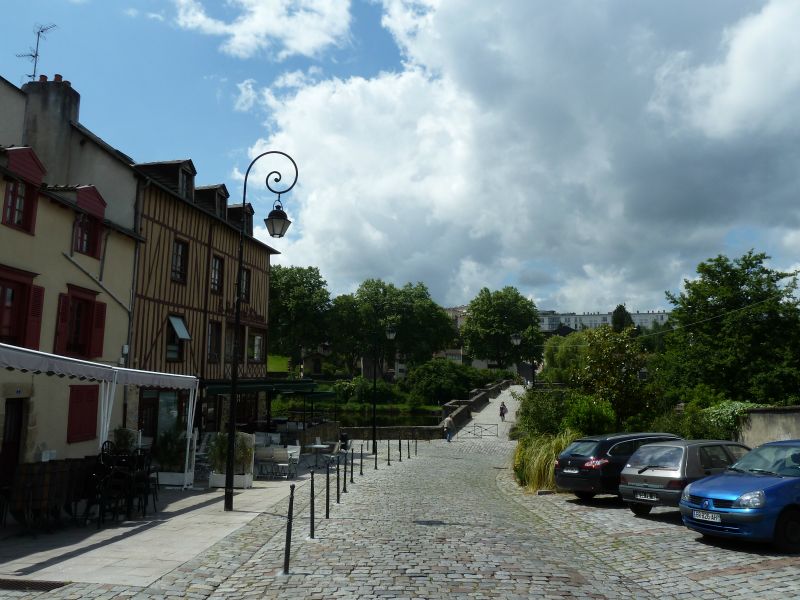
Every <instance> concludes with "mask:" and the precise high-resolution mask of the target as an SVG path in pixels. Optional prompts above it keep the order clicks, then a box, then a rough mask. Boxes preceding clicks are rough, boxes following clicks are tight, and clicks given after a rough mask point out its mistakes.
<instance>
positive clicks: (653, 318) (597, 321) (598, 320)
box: [539, 310, 670, 333]
mask: <svg viewBox="0 0 800 600" xmlns="http://www.w3.org/2000/svg"><path fill="white" fill-rule="evenodd" d="M612 314H613V313H611V312H588V313H574V312H565V313H560V312H556V311H554V310H541V311H539V327H540V328H541V330H542V331H543V332H544V333H554V332H555V331H556V330H557V329H558V328H559V327H561V326H562V325H565V326H567V327H569V328H570V329H573V330H575V331H579V330H581V329H597V328H598V327H602V326H603V325H611V315H612ZM629 314H630V315H631V319H633V324H634V325H636V326H637V327H642V328H650V327H652V326H653V324H654V323H658V324H659V325H663V324H664V323H666V322H667V320H668V319H669V315H670V313H668V312H667V311H664V310H648V311H646V312H638V311H637V312H629Z"/></svg>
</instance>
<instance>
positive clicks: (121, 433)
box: [114, 427, 136, 452]
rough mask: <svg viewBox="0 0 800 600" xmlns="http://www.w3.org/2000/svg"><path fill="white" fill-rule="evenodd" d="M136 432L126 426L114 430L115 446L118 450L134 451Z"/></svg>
mask: <svg viewBox="0 0 800 600" xmlns="http://www.w3.org/2000/svg"><path fill="white" fill-rule="evenodd" d="M135 438H136V434H135V433H134V432H133V431H131V430H130V429H127V428H125V427H117V428H116V429H115V430H114V446H115V447H116V448H117V452H132V451H133V446H134V443H135Z"/></svg>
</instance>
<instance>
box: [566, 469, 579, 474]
mask: <svg viewBox="0 0 800 600" xmlns="http://www.w3.org/2000/svg"><path fill="white" fill-rule="evenodd" d="M577 472H578V469H572V468H566V469H564V473H570V474H575V473H577Z"/></svg>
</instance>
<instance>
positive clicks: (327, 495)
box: [325, 458, 331, 519]
mask: <svg viewBox="0 0 800 600" xmlns="http://www.w3.org/2000/svg"><path fill="white" fill-rule="evenodd" d="M325 460H326V463H325V518H326V519H330V518H331V463H330V461H329V460H328V459H327V458H326V459H325Z"/></svg>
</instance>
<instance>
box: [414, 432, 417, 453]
mask: <svg viewBox="0 0 800 600" xmlns="http://www.w3.org/2000/svg"><path fill="white" fill-rule="evenodd" d="M416 455H417V437H416V436H414V456H416Z"/></svg>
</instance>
